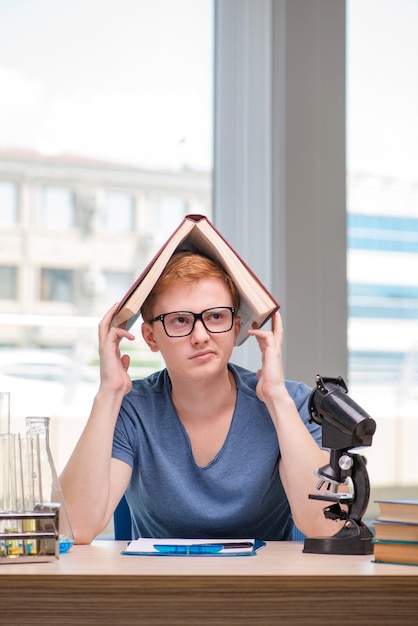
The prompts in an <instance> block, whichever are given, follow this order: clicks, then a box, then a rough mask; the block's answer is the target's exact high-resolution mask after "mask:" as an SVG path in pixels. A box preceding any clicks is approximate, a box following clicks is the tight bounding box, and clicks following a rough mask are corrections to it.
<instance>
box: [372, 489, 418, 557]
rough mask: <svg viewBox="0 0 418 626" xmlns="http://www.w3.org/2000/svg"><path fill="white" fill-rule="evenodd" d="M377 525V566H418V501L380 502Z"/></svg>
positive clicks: (374, 543) (375, 545)
mask: <svg viewBox="0 0 418 626" xmlns="http://www.w3.org/2000/svg"><path fill="white" fill-rule="evenodd" d="M376 503H377V504H378V505H379V509H380V514H379V516H378V517H377V519H376V520H375V521H374V530H375V538H374V540H373V553H374V560H375V561H376V563H397V564H398V563H400V564H405V565H418V499H411V500H376Z"/></svg>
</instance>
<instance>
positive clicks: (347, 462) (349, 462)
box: [338, 454, 353, 471]
mask: <svg viewBox="0 0 418 626" xmlns="http://www.w3.org/2000/svg"><path fill="white" fill-rule="evenodd" d="M338 465H339V466H340V468H341V469H342V470H344V471H347V470H349V469H351V468H352V467H353V459H352V457H351V456H350V455H349V454H343V455H342V456H341V457H340V458H339V459H338Z"/></svg>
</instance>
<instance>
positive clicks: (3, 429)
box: [0, 391, 10, 435]
mask: <svg viewBox="0 0 418 626" xmlns="http://www.w3.org/2000/svg"><path fill="white" fill-rule="evenodd" d="M7 433H10V391H0V435H4V434H7Z"/></svg>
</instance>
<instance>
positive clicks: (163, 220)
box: [156, 196, 187, 240]
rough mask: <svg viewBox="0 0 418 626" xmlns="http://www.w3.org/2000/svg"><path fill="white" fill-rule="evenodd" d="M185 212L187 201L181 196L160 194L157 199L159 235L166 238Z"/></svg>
mask: <svg viewBox="0 0 418 626" xmlns="http://www.w3.org/2000/svg"><path fill="white" fill-rule="evenodd" d="M186 213H187V202H186V200H185V199H184V198H182V197H181V196H160V198H159V199H158V200H157V219H156V223H157V224H159V226H160V227H159V235H160V236H161V238H162V239H163V240H164V239H167V238H168V237H169V236H170V234H171V233H172V232H173V230H174V229H175V228H177V226H178V225H179V224H180V222H181V220H182V219H183V217H184V216H185V215H186Z"/></svg>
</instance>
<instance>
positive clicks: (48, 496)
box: [25, 417, 74, 554]
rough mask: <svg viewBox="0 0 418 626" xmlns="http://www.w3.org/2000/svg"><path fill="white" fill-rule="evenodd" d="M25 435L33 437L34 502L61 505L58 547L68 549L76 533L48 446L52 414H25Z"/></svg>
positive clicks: (47, 505)
mask: <svg viewBox="0 0 418 626" xmlns="http://www.w3.org/2000/svg"><path fill="white" fill-rule="evenodd" d="M25 421H26V436H27V437H29V438H33V439H34V446H33V449H34V452H33V455H34V460H33V491H34V499H35V504H37V505H39V504H40V505H41V506H44V507H46V508H48V507H49V506H51V507H56V506H57V504H58V505H59V507H60V508H59V550H60V553H61V554H63V553H64V552H68V550H69V549H70V548H71V546H72V545H73V543H74V535H73V531H72V528H71V524H70V520H69V517H68V513H67V509H66V506H65V502H64V496H63V493H62V490H61V485H60V482H59V478H58V474H57V472H56V470H55V465H54V461H53V458H52V454H51V449H50V447H49V422H50V418H49V417H26V418H25Z"/></svg>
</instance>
